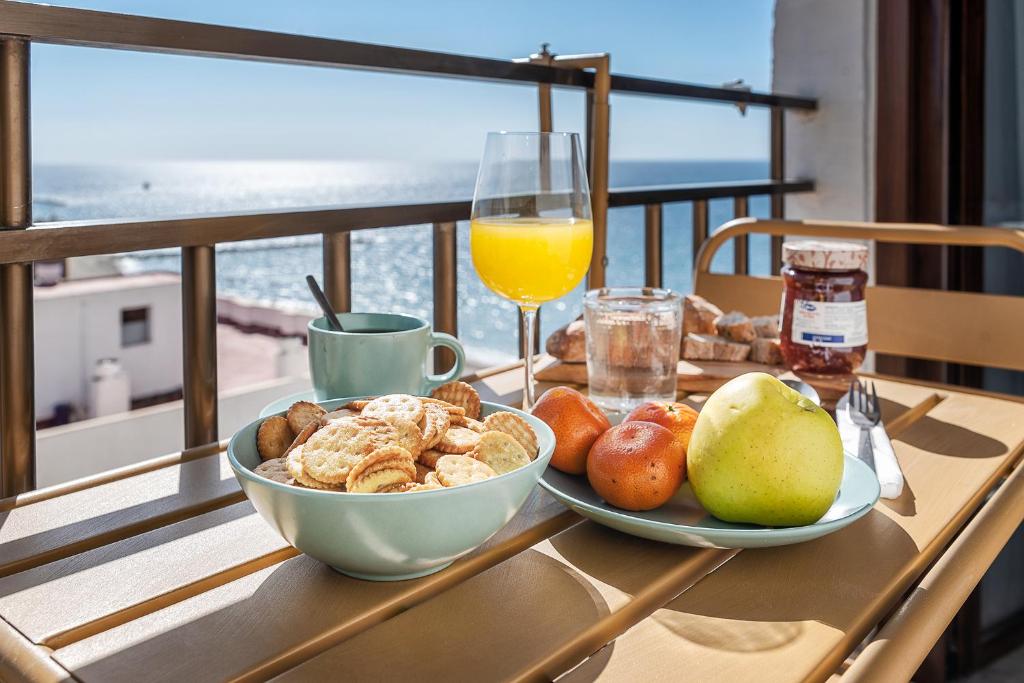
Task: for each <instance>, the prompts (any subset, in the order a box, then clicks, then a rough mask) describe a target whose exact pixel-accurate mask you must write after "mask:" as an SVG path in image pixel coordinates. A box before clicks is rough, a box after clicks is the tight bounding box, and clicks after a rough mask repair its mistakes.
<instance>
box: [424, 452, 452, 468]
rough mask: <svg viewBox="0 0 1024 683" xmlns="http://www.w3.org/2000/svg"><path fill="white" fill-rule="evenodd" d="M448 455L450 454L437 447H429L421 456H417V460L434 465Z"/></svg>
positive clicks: (429, 465) (427, 464) (428, 465)
mask: <svg viewBox="0 0 1024 683" xmlns="http://www.w3.org/2000/svg"><path fill="white" fill-rule="evenodd" d="M446 455H448V454H447V453H445V452H444V451H439V450H437V449H436V448H427V449H425V450H424V451H423V452H422V453H420V456H419V458H417V462H420V463H422V464H424V465H426V466H427V467H434V466H436V465H437V461H438V460H440V459H441V458H442V457H444V456H446Z"/></svg>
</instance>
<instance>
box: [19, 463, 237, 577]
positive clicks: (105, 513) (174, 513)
mask: <svg viewBox="0 0 1024 683" xmlns="http://www.w3.org/2000/svg"><path fill="white" fill-rule="evenodd" d="M243 499H244V495H243V494H242V492H241V489H240V488H239V487H238V482H237V481H235V476H234V474H232V472H231V468H230V467H229V466H228V461H227V456H226V455H225V454H223V453H221V454H218V455H211V456H207V457H205V458H200V459H198V460H193V461H191V462H186V463H184V464H182V465H180V466H174V467H164V468H161V469H158V470H154V471H152V472H146V473H145V474H141V475H139V476H137V477H130V478H128V479H121V480H118V481H113V482H110V483H107V484H102V485H100V486H94V487H92V488H88V489H84V490H82V491H76V492H75V493H69V494H67V495H66V496H61V497H59V498H52V499H49V500H43V501H40V502H38V503H32V504H30V505H25V506H22V507H16V508H14V509H12V510H7V511H5V512H0V576H6V575H9V574H12V573H14V572H18V571H23V570H25V569H29V568H31V567H35V566H38V565H41V564H44V563H46V562H52V561H53V560H57V559H60V558H62V557H70V556H71V555H74V554H75V553H80V552H83V551H85V550H90V549H92V548H96V547H99V546H101V545H105V544H107V543H110V542H112V541H116V540H119V539H122V538H127V537H128V536H132V535H134V534H138V533H142V532H144V531H148V530H150V529H154V528H157V527H160V526H164V525H166V524H171V523H173V522H176V521H178V520H180V519H184V518H186V517H190V516H193V515H196V514H200V513H202V512H206V511H208V510H212V509H215V508H218V507H223V506H224V505H230V504H231V503H237V502H239V501H241V500H243Z"/></svg>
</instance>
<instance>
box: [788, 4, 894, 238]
mask: <svg viewBox="0 0 1024 683" xmlns="http://www.w3.org/2000/svg"><path fill="white" fill-rule="evenodd" d="M875 36H876V14H875V0H777V1H776V3H775V31H774V36H773V47H774V62H773V65H772V89H773V90H774V91H776V92H782V93H787V94H793V95H805V96H808V97H815V98H817V99H818V110H817V111H815V112H810V113H802V112H801V113H798V112H792V111H791V112H788V113H787V114H786V124H785V125H786V131H785V132H786V175H787V176H789V177H791V178H813V179H814V180H815V181H816V183H817V185H816V188H817V189H816V191H815V192H813V193H808V194H794V195H789V196H788V197H787V198H786V217H787V218H831V219H837V220H844V219H845V220H873V219H874V183H875V179H874V156H875V153H874V150H875V139H874V133H875V53H876V51H875Z"/></svg>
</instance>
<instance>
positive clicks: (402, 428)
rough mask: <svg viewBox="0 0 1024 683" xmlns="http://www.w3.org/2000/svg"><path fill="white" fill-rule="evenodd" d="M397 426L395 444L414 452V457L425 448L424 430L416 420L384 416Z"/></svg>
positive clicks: (392, 424)
mask: <svg viewBox="0 0 1024 683" xmlns="http://www.w3.org/2000/svg"><path fill="white" fill-rule="evenodd" d="M383 419H384V420H385V421H386V422H387V423H388V424H390V425H391V426H392V427H394V428H395V445H397V446H401V447H402V448H404V449H405V450H407V451H409V452H410V453H412V457H413V459H415V458H416V456H418V455H419V454H420V451H422V450H423V432H421V431H420V428H419V427H418V426H417V425H416V423H415V422H412V421H410V420H406V419H405V418H402V417H386V418H383Z"/></svg>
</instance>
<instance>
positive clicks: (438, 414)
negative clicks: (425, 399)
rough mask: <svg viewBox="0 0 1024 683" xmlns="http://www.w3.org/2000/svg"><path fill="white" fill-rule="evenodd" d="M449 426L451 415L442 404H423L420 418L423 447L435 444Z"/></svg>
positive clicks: (431, 446) (430, 446)
mask: <svg viewBox="0 0 1024 683" xmlns="http://www.w3.org/2000/svg"><path fill="white" fill-rule="evenodd" d="M449 427H451V417H450V416H449V415H448V411H447V410H445V409H444V407H443V406H441V405H438V404H437V403H424V404H423V419H422V420H420V429H421V430H422V431H423V448H433V447H434V446H436V445H437V442H438V441H440V440H441V437H443V436H444V433H445V432H447V431H448V428H449Z"/></svg>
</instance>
